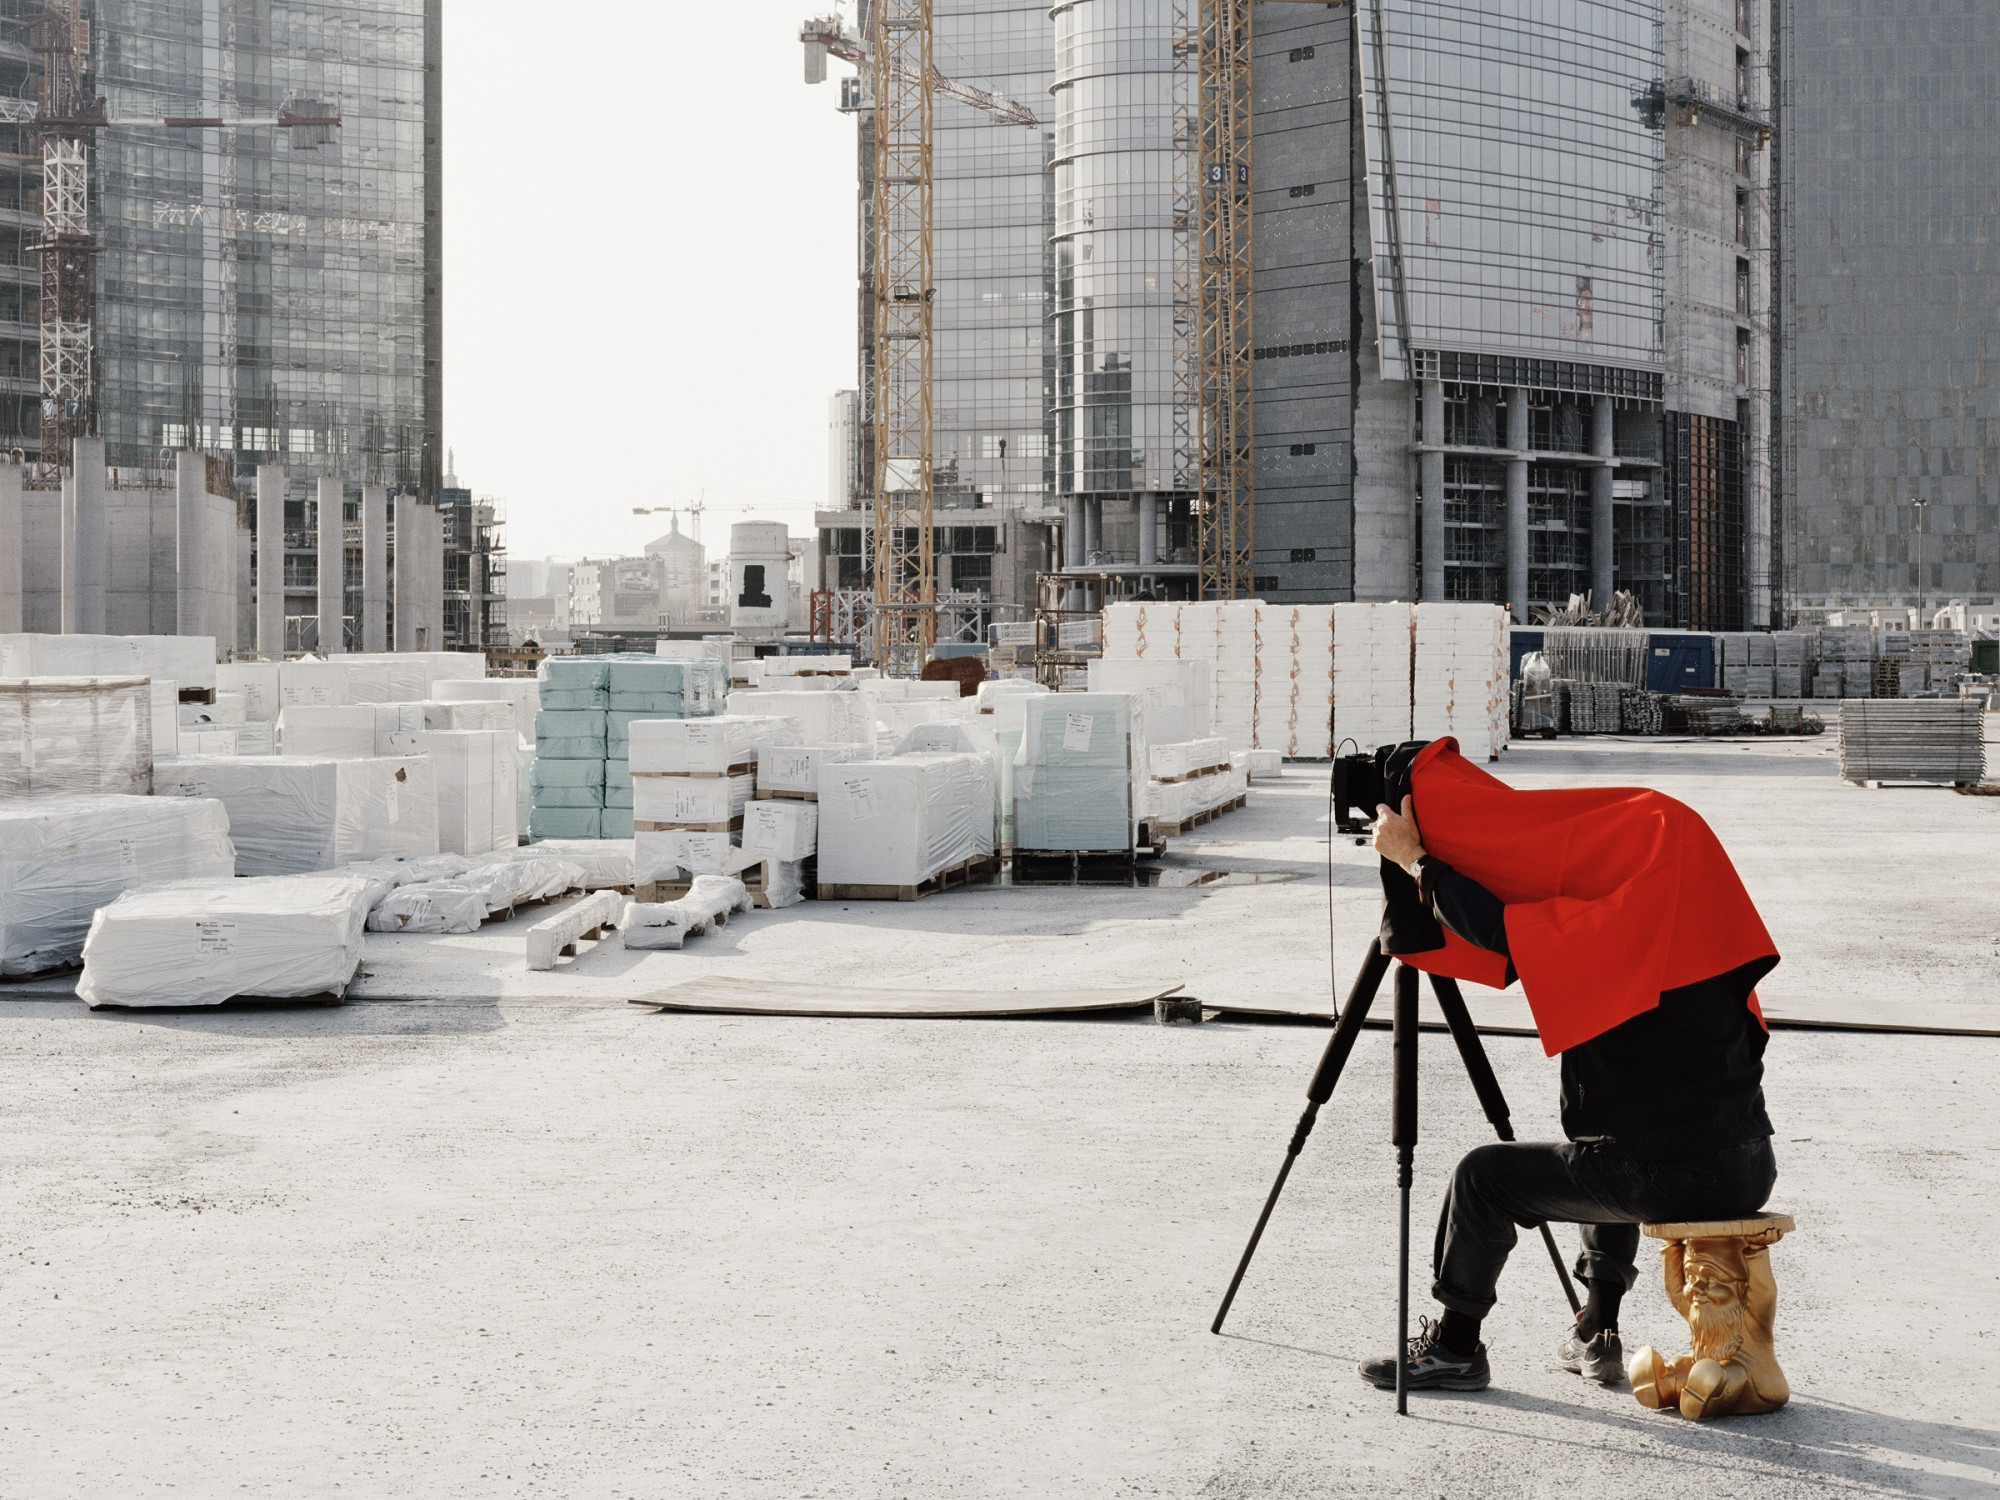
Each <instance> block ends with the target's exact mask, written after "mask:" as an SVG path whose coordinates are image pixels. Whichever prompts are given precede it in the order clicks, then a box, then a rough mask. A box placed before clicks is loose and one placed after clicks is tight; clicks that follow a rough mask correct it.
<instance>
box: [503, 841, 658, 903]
mask: <svg viewBox="0 0 2000 1500" xmlns="http://www.w3.org/2000/svg"><path fill="white" fill-rule="evenodd" d="M537 853H539V854H547V855H552V856H554V857H555V858H557V859H560V860H566V861H568V862H569V863H570V864H573V865H575V866H576V867H577V870H578V871H579V873H580V876H581V884H582V886H583V888H584V889H585V890H587V891H601V890H605V889H607V888H609V887H611V886H628V885H630V884H631V883H632V880H633V868H632V859H633V844H632V840H631V839H543V840H542V841H541V842H540V843H539V844H530V845H528V846H527V847H526V848H522V849H517V850H515V851H514V852H513V854H512V855H511V856H507V857H510V858H513V859H517V860H518V859H524V858H528V857H530V856H532V855H533V854H537Z"/></svg>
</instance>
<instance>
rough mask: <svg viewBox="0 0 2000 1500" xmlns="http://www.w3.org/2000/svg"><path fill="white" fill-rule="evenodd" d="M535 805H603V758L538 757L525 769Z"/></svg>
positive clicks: (592, 835) (551, 806)
mask: <svg viewBox="0 0 2000 1500" xmlns="http://www.w3.org/2000/svg"><path fill="white" fill-rule="evenodd" d="M528 778H529V781H530V782H531V784H532V785H533V788H534V798H535V804H534V805H535V808H536V810H537V811H540V810H541V809H543V808H574V807H588V808H593V809H595V808H600V807H602V806H604V762H603V761H601V760H542V759H540V758H537V759H536V761H535V764H534V768H533V769H532V770H531V771H530V772H529V773H528ZM580 836H581V837H587V838H588V837H595V835H594V834H586V835H580Z"/></svg>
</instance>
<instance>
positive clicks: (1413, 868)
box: [1410, 854, 1431, 890]
mask: <svg viewBox="0 0 2000 1500" xmlns="http://www.w3.org/2000/svg"><path fill="white" fill-rule="evenodd" d="M1430 862H1431V857H1430V855H1428V854H1419V855H1418V856H1417V857H1416V858H1415V859H1414V860H1412V861H1411V862H1410V879H1412V880H1414V881H1415V882H1416V883H1417V887H1418V889H1420V890H1421V889H1422V888H1423V883H1424V866H1425V865H1427V864H1429V863H1430Z"/></svg>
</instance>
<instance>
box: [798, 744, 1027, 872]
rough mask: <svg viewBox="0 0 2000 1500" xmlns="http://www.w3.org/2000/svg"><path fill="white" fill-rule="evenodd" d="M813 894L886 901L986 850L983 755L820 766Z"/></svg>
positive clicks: (988, 823)
mask: <svg viewBox="0 0 2000 1500" xmlns="http://www.w3.org/2000/svg"><path fill="white" fill-rule="evenodd" d="M817 848H818V851H819V885H820V895H821V896H822V897H826V896H846V897H860V898H867V897H875V896H885V897H894V896H896V895H898V894H901V893H903V892H908V893H910V894H912V895H914V894H916V888H917V887H920V886H922V885H923V884H924V883H925V882H927V881H930V880H932V879H935V878H936V877H937V876H938V875H940V874H942V873H944V872H946V871H949V870H956V869H958V868H960V867H962V866H964V865H966V864H968V863H969V862H971V861H974V860H981V859H986V858H988V857H990V856H991V855H992V853H993V768H992V762H991V761H990V760H989V759H988V758H987V757H986V756H984V755H977V754H967V755H898V756H893V757H890V758H889V759H886V760H867V761H849V762H845V763H838V764H830V765H826V766H822V767H821V768H820V779H819V827H818V830H817Z"/></svg>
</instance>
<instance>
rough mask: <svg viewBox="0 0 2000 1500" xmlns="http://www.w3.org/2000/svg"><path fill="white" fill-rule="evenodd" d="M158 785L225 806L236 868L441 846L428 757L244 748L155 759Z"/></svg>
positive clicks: (408, 854)
mask: <svg viewBox="0 0 2000 1500" xmlns="http://www.w3.org/2000/svg"><path fill="white" fill-rule="evenodd" d="M153 781H154V787H153V789H154V793H155V794H156V795H158V796H162V797H210V798H214V799H215V800H216V801H218V802H220V803H221V804H222V805H223V807H224V808H226V809H227V810H228V813H229V836H230V839H231V840H232V841H233V842H234V843H235V845H236V873H237V874H238V875H299V874H308V873H311V872H313V871H318V870H331V869H332V868H333V867H334V866H335V865H343V864H351V863H352V862H354V861H355V860H362V859H416V858H420V857H423V856H427V855H433V854H436V853H437V852H438V846H437V844H438V820H437V779H436V775H435V772H434V769H433V767H432V764H431V759H430V757H429V756H427V755H377V756H366V757H359V756H357V757H346V758H339V759H336V758H332V757H325V758H322V757H315V756H244V757H241V758H238V759H228V760H223V759H217V760H208V759H201V758H193V757H182V758H181V759H178V760H169V761H161V762H160V764H159V766H158V768H157V769H156V771H155V772H154V777H153Z"/></svg>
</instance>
